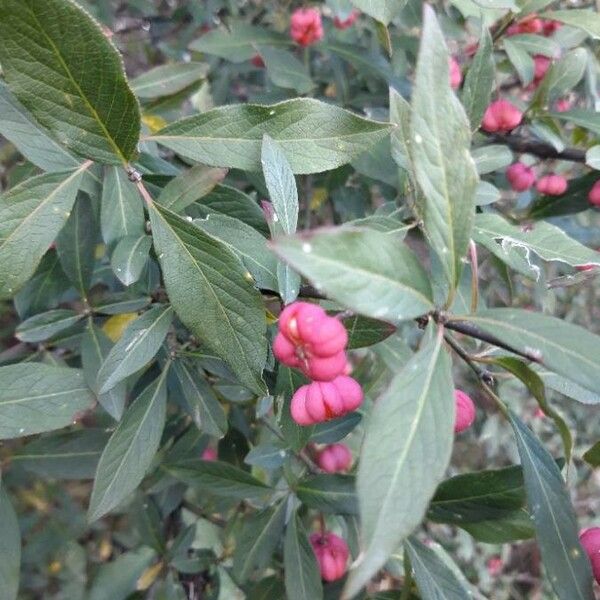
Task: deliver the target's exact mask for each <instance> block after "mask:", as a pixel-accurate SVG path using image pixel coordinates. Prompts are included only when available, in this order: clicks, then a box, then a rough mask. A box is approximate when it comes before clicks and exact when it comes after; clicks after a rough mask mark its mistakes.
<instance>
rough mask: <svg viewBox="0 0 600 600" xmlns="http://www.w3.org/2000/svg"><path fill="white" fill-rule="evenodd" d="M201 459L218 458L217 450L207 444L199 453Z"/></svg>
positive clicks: (211, 459)
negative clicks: (200, 453)
mask: <svg viewBox="0 0 600 600" xmlns="http://www.w3.org/2000/svg"><path fill="white" fill-rule="evenodd" d="M201 458H202V460H207V461H209V462H212V461H215V460H217V459H218V454H217V450H216V449H215V448H212V447H211V446H207V447H206V448H204V451H203V452H202V455H201Z"/></svg>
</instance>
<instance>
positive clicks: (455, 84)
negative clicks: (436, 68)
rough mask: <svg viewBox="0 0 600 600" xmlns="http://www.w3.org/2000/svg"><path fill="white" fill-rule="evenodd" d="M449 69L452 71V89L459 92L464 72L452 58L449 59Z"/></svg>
mask: <svg viewBox="0 0 600 600" xmlns="http://www.w3.org/2000/svg"><path fill="white" fill-rule="evenodd" d="M448 67H449V69H450V87H451V88H452V89H453V90H457V89H458V88H459V87H460V84H461V83H462V71H461V70H460V65H459V64H458V62H456V59H455V58H454V57H452V56H450V57H449V58H448Z"/></svg>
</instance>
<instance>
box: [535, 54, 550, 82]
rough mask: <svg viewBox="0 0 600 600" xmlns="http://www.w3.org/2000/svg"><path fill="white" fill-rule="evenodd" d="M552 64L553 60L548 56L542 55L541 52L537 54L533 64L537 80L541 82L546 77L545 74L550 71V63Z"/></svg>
mask: <svg viewBox="0 0 600 600" xmlns="http://www.w3.org/2000/svg"><path fill="white" fill-rule="evenodd" d="M551 64H552V60H551V59H549V58H548V57H547V56H542V55H541V54H537V55H536V56H534V57H533V66H534V73H533V78H534V79H535V81H536V82H539V81H540V80H542V79H543V78H544V75H546V73H547V72H548V69H549V68H550V65H551Z"/></svg>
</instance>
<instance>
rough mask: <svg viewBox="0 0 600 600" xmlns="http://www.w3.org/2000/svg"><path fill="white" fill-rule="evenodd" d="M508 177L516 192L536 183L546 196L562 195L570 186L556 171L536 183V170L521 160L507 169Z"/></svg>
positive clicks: (537, 187)
mask: <svg viewBox="0 0 600 600" xmlns="http://www.w3.org/2000/svg"><path fill="white" fill-rule="evenodd" d="M506 179H508V182H509V183H510V186H511V187H512V189H513V190H515V192H524V191H525V190H528V189H529V188H531V187H532V186H533V185H534V184H535V188H536V190H537V191H538V192H539V193H540V194H545V195H546V196H561V195H562V194H564V193H565V192H566V191H567V187H568V186H569V184H568V182H567V180H566V179H565V178H564V177H563V176H562V175H557V174H556V173H548V174H547V175H544V176H543V177H540V178H539V179H538V180H537V183H536V175H535V171H534V170H533V169H532V168H531V167H528V166H526V165H524V164H523V163H521V162H516V163H514V164H512V165H510V167H508V169H506ZM599 192H600V188H599ZM590 194H591V192H590ZM590 202H591V199H590Z"/></svg>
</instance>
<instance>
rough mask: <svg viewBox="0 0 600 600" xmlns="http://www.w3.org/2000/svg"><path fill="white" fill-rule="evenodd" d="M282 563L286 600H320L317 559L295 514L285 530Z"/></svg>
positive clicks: (321, 592)
mask: <svg viewBox="0 0 600 600" xmlns="http://www.w3.org/2000/svg"><path fill="white" fill-rule="evenodd" d="M283 561H284V569H283V573H284V577H285V590H286V594H287V595H286V598H287V600H322V598H323V586H322V584H321V576H320V574H319V567H318V565H317V559H316V557H315V553H314V552H313V549H312V546H311V545H310V542H309V541H308V536H307V535H306V531H305V529H304V526H303V525H302V522H301V521H300V518H299V517H298V514H297V513H294V514H293V515H292V518H291V519H290V521H289V523H288V525H287V528H286V530H285V540H284V543H283Z"/></svg>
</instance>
